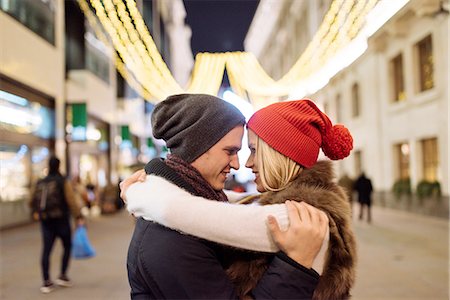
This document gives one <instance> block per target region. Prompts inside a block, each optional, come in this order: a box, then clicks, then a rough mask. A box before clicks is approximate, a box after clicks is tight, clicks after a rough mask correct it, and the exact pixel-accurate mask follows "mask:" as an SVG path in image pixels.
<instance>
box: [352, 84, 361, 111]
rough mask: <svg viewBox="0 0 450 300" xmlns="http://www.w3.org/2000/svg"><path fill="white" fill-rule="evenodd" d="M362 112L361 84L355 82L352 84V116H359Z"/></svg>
mask: <svg viewBox="0 0 450 300" xmlns="http://www.w3.org/2000/svg"><path fill="white" fill-rule="evenodd" d="M359 114H360V103H359V84H358V83H356V82H355V83H354V84H353V86H352V117H354V118H355V117H358V116H359Z"/></svg>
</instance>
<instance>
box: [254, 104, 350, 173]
mask: <svg viewBox="0 0 450 300" xmlns="http://www.w3.org/2000/svg"><path fill="white" fill-rule="evenodd" d="M247 126H248V128H249V129H251V130H252V131H254V132H255V133H256V135H258V136H259V137H260V138H261V139H262V140H263V141H265V142H266V143H267V144H269V145H270V146H271V147H272V148H274V149H275V150H277V151H278V152H280V153H281V154H284V155H286V156H287V157H289V158H291V159H292V160H294V161H295V162H297V163H299V164H300V165H302V166H304V167H306V168H310V167H312V166H313V165H314V164H315V163H316V162H317V157H318V156H319V149H320V148H322V151H323V153H324V154H325V155H326V156H327V157H329V158H330V159H332V160H338V159H343V158H345V157H347V156H348V155H349V154H350V151H351V150H352V149H353V138H352V136H351V134H350V132H349V131H348V129H347V128H345V127H344V126H343V125H334V126H333V125H332V124H331V121H330V119H329V118H328V116H327V115H326V114H324V113H323V112H322V111H320V109H319V108H318V107H317V106H316V105H315V104H314V102H312V101H311V100H308V99H304V100H297V101H285V102H278V103H274V104H271V105H269V106H267V107H264V108H262V109H260V110H258V111H257V112H255V113H254V114H253V116H252V117H251V118H250V120H249V121H248V123H247Z"/></svg>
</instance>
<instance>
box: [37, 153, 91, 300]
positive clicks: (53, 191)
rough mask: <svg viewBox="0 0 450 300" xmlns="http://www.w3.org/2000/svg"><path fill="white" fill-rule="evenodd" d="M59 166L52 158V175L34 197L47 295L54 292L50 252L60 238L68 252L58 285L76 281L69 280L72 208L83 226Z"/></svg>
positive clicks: (68, 284) (54, 158) (43, 181)
mask: <svg viewBox="0 0 450 300" xmlns="http://www.w3.org/2000/svg"><path fill="white" fill-rule="evenodd" d="M59 165H60V161H59V159H58V158H56V157H55V156H52V157H50V159H49V162H48V175H47V177H45V178H44V179H41V180H39V181H38V182H37V183H36V187H35V190H34V191H33V192H32V198H31V206H32V211H33V218H34V219H35V220H40V222H41V231H42V244H43V248H42V257H41V268H42V277H43V285H42V287H41V288H40V290H41V292H42V293H45V294H47V293H50V292H51V291H52V290H53V288H54V284H53V281H52V280H51V279H50V274H49V267H50V253H51V252H52V248H53V244H54V242H55V239H56V238H57V237H59V238H60V239H61V241H62V244H63V247H64V252H63V255H62V261H61V273H60V275H59V277H58V279H56V284H57V285H59V286H63V287H70V286H72V282H71V281H70V280H69V278H68V277H67V269H68V267H69V261H70V251H71V248H72V234H71V228H70V212H69V209H70V211H71V212H72V214H73V216H74V217H75V218H77V220H78V224H83V220H82V217H81V213H80V205H79V204H78V202H77V200H76V198H75V194H74V192H73V189H72V186H71V185H70V183H69V182H68V181H67V180H66V179H65V178H64V177H63V176H62V175H61V173H60V172H59Z"/></svg>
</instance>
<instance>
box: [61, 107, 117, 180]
mask: <svg viewBox="0 0 450 300" xmlns="http://www.w3.org/2000/svg"><path fill="white" fill-rule="evenodd" d="M83 107H84V108H83ZM109 136H110V126H109V124H108V123H106V122H104V121H102V120H100V119H98V118H95V117H93V116H91V115H88V114H87V112H86V104H69V105H67V109H66V142H67V148H66V149H67V157H68V163H69V165H68V174H70V176H71V177H72V178H73V177H75V176H79V177H80V179H81V182H82V183H84V184H88V183H90V184H93V185H95V186H97V187H99V188H103V187H105V186H106V185H107V184H108V183H110V181H111V179H110V178H111V166H110V155H111V154H110V138H109Z"/></svg>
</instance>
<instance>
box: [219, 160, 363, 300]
mask: <svg viewBox="0 0 450 300" xmlns="http://www.w3.org/2000/svg"><path fill="white" fill-rule="evenodd" d="M286 200H295V201H299V202H300V201H305V202H306V203H308V204H311V205H313V206H315V207H317V208H319V209H321V210H322V211H324V212H325V213H326V214H327V215H328V218H329V222H330V242H329V245H328V249H327V253H326V257H325V264H324V268H323V272H322V275H321V277H320V280H319V285H318V286H317V288H316V290H315V292H314V297H313V299H321V300H330V299H339V300H341V299H347V298H348V297H349V296H350V288H351V287H352V286H353V284H354V281H355V267H356V258H357V254H356V242H355V237H354V234H353V231H352V228H351V210H350V205H349V201H348V200H347V195H346V194H345V192H344V190H343V189H342V188H341V187H340V186H338V185H337V184H336V183H334V182H333V170H332V164H331V162H330V161H319V162H317V163H316V164H315V165H314V166H313V167H312V168H310V169H304V170H303V171H302V172H301V173H300V175H299V177H298V178H296V179H295V180H294V181H293V182H292V183H291V184H290V185H289V186H288V187H287V188H286V189H284V190H282V191H279V192H267V193H264V194H262V195H261V197H260V199H259V203H260V204H263V205H266V204H275V203H284V202H285V201H286ZM267 257H268V256H267V255H261V254H259V253H254V256H253V260H251V259H248V258H246V259H245V260H240V261H239V260H237V261H236V263H234V264H232V265H231V267H230V268H229V269H228V270H227V271H228V273H229V274H231V277H232V279H233V281H234V282H235V283H236V284H238V289H239V291H241V293H244V294H245V293H246V291H248V290H249V289H251V287H252V286H254V284H256V282H257V280H258V278H259V277H260V276H261V274H263V272H264V270H265V269H264V268H265V265H266V262H267ZM244 279H247V281H244ZM241 282H244V285H242V284H240V283H241Z"/></svg>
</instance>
